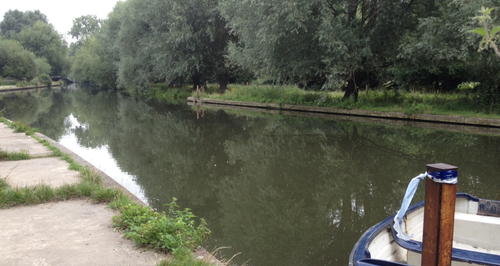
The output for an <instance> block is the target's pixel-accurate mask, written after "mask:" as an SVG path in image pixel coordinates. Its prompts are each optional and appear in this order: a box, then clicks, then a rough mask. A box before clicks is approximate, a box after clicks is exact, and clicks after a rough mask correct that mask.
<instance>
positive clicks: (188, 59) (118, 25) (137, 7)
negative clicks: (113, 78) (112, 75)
mask: <svg viewBox="0 0 500 266" xmlns="http://www.w3.org/2000/svg"><path fill="white" fill-rule="evenodd" d="M119 5H120V7H119V8H117V9H116V8H115V11H113V13H112V14H110V19H109V21H106V22H105V23H104V26H105V27H108V26H106V24H109V27H110V28H113V29H115V30H116V31H115V32H113V31H109V30H107V29H105V30H104V34H106V35H109V36H115V39H114V40H112V41H113V42H114V45H113V46H114V48H115V49H116V51H117V56H118V57H119V61H117V65H118V81H119V84H120V85H121V86H136V87H142V88H145V87H147V86H148V85H149V84H151V83H154V82H166V83H169V84H173V83H182V82H184V81H186V80H191V81H192V83H193V84H194V86H197V85H200V84H202V83H203V82H204V81H206V80H209V79H216V80H218V81H219V83H220V87H221V89H222V90H225V89H226V87H227V82H228V75H229V74H230V68H228V67H226V64H225V54H226V47H227V43H228V41H229V39H230V38H231V36H230V34H229V32H228V31H227V30H226V27H225V22H224V21H223V20H222V19H221V17H220V16H219V15H218V10H217V9H216V7H217V1H216V0H182V1H181V0H146V1H139V0H128V1H126V2H123V3H119ZM107 38H108V39H111V38H109V37H107Z"/></svg>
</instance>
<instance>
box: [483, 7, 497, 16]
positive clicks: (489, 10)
mask: <svg viewBox="0 0 500 266" xmlns="http://www.w3.org/2000/svg"><path fill="white" fill-rule="evenodd" d="M493 9H495V8H494V7H492V8H488V10H486V12H484V15H485V16H488V15H489V14H490V12H491V11H493Z"/></svg>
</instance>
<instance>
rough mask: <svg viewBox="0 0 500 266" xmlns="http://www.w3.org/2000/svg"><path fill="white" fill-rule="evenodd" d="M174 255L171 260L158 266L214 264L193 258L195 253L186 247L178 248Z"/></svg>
mask: <svg viewBox="0 0 500 266" xmlns="http://www.w3.org/2000/svg"><path fill="white" fill-rule="evenodd" d="M172 254H173V255H174V256H173V258H172V259H170V260H163V261H161V262H160V263H158V264H157V266H211V265H213V264H211V263H209V262H206V261H203V260H199V259H196V258H194V257H193V252H192V251H191V250H190V249H188V248H185V247H181V248H178V249H176V250H174V251H173V252H172Z"/></svg>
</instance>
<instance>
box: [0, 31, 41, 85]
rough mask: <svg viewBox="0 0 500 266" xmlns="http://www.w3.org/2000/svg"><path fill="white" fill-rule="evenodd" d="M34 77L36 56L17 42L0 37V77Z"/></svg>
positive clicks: (35, 73)
mask: <svg viewBox="0 0 500 266" xmlns="http://www.w3.org/2000/svg"><path fill="white" fill-rule="evenodd" d="M36 75H37V58H36V56H35V55H34V54H33V53H32V52H29V51H28V50H26V49H24V48H23V46H22V45H21V44H20V43H19V42H17V41H14V40H8V39H5V38H3V37H0V76H3V77H13V78H16V79H23V78H28V79H31V78H33V77H35V76H36Z"/></svg>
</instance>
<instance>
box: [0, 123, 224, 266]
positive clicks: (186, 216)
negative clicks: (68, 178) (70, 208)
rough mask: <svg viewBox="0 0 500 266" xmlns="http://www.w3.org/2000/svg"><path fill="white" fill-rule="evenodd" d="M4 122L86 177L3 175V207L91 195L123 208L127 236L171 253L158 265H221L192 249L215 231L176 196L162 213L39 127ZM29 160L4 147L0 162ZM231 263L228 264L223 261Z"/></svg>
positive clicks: (120, 222)
mask: <svg viewBox="0 0 500 266" xmlns="http://www.w3.org/2000/svg"><path fill="white" fill-rule="evenodd" d="M0 122H2V123H4V124H6V125H7V126H9V127H10V128H12V129H13V130H14V132H16V133H20V132H24V133H25V134H26V135H29V136H31V137H32V138H34V139H36V140H37V141H39V142H40V143H42V144H43V145H45V146H46V147H48V148H49V149H50V150H51V151H52V155H50V156H53V157H60V158H61V159H63V160H65V161H67V162H68V163H69V164H70V167H69V169H70V170H75V171H78V172H80V176H81V181H80V183H77V184H74V185H64V186H62V187H60V188H51V187H50V186H47V185H43V184H42V185H36V186H28V187H11V186H9V185H8V184H7V182H6V179H7V178H8V177H0V208H10V207H14V206H26V205H35V204H41V203H45V202H51V201H64V200H70V199H88V200H91V201H92V202H94V203H106V204H108V206H109V208H111V209H114V210H117V211H118V212H119V213H118V214H117V215H116V216H114V217H113V223H114V226H115V227H116V228H117V229H118V230H119V231H121V232H122V233H124V237H126V238H129V239H131V240H132V241H134V242H135V243H136V245H137V246H139V247H143V248H152V249H155V250H158V251H160V252H165V253H167V254H168V253H171V254H172V256H171V258H170V259H168V260H164V261H161V262H160V263H158V264H157V265H172V266H175V265H193V266H214V265H219V264H217V263H214V262H206V261H203V260H199V259H197V258H195V257H194V256H193V251H194V250H195V248H196V247H198V246H199V245H200V244H201V243H202V241H203V239H204V238H205V237H207V236H208V235H209V234H210V230H209V229H208V228H207V225H206V222H205V221H204V220H203V219H199V220H200V221H199V222H198V223H197V224H198V225H196V221H195V219H194V218H196V216H195V215H193V213H192V212H191V211H190V209H188V208H185V209H180V207H179V206H178V205H177V204H176V199H175V198H174V199H173V201H172V202H171V203H169V204H166V205H167V206H168V207H169V211H168V213H165V212H162V213H159V212H157V211H156V210H154V209H152V208H151V207H149V206H143V205H141V204H138V203H136V202H135V201H133V200H132V199H131V198H130V197H129V196H127V195H126V194H125V193H124V192H123V191H122V190H120V189H116V188H106V187H105V186H104V184H103V180H102V177H101V176H100V175H99V174H98V173H97V172H94V171H92V170H91V169H89V168H88V167H85V166H82V165H80V164H78V163H76V162H75V161H74V160H73V158H72V157H71V156H70V155H68V154H65V153H62V152H61V151H60V150H59V149H57V148H56V147H54V146H52V145H51V144H50V142H49V141H47V140H42V139H40V138H38V137H37V136H36V135H35V132H36V131H37V130H36V129H32V128H30V127H29V126H27V125H24V124H22V123H20V122H11V121H9V120H7V119H5V118H3V117H0ZM30 158H32V157H31V156H30V155H29V153H27V152H24V151H22V152H20V153H9V152H5V151H0V161H3V160H27V159H30ZM214 253H217V251H215V252H214ZM228 263H229V262H226V263H223V265H227V264H228Z"/></svg>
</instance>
